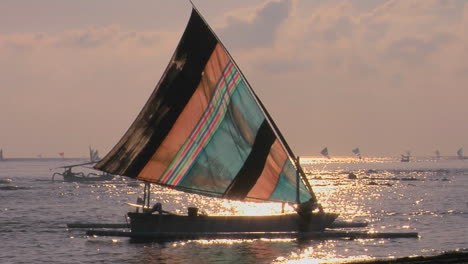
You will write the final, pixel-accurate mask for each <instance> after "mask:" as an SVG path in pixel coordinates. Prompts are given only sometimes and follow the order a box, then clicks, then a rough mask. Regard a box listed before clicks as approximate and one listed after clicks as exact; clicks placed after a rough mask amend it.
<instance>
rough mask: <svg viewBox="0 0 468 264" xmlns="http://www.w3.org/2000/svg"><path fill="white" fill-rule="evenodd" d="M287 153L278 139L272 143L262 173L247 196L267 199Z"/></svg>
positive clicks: (276, 180)
mask: <svg viewBox="0 0 468 264" xmlns="http://www.w3.org/2000/svg"><path fill="white" fill-rule="evenodd" d="M287 158H288V155H287V154H286V152H285V151H284V148H283V147H282V146H281V144H280V143H279V141H278V140H275V143H273V145H272V147H271V149H270V154H269V155H268V157H267V160H266V164H265V167H264V168H263V171H262V174H261V175H260V177H259V178H258V180H257V182H256V183H255V185H254V187H253V188H252V189H251V190H250V191H249V193H248V194H247V197H248V198H255V199H263V200H268V198H270V196H271V194H272V193H273V192H274V190H275V188H276V185H277V184H278V180H279V175H280V173H281V172H282V171H283V166H284V163H285V162H286V160H287Z"/></svg>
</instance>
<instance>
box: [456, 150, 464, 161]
mask: <svg viewBox="0 0 468 264" xmlns="http://www.w3.org/2000/svg"><path fill="white" fill-rule="evenodd" d="M457 157H458V158H459V159H464V156H463V148H460V149H458V151H457Z"/></svg>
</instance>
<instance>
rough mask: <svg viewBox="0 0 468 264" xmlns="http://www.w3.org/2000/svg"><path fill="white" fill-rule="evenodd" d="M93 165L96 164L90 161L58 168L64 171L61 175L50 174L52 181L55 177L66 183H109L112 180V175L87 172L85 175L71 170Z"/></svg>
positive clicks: (56, 173) (58, 173) (57, 173)
mask: <svg viewBox="0 0 468 264" xmlns="http://www.w3.org/2000/svg"><path fill="white" fill-rule="evenodd" d="M95 163H96V162H95V161H91V162H86V163H81V164H73V165H67V166H62V167H58V168H57V169H64V171H63V172H62V173H60V172H55V173H54V174H52V181H54V180H55V176H62V177H63V181H66V182H91V181H93V182H94V181H110V180H112V179H113V178H114V175H112V174H109V173H107V172H101V173H95V172H89V173H87V174H85V173H83V172H73V171H72V168H75V167H81V166H86V165H91V164H95Z"/></svg>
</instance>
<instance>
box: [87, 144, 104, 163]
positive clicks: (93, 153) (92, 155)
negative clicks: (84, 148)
mask: <svg viewBox="0 0 468 264" xmlns="http://www.w3.org/2000/svg"><path fill="white" fill-rule="evenodd" d="M100 159H101V158H99V153H98V150H97V149H93V148H91V146H90V147H89V161H94V162H98V161H99V160H100Z"/></svg>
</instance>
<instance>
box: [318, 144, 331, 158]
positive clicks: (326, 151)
mask: <svg viewBox="0 0 468 264" xmlns="http://www.w3.org/2000/svg"><path fill="white" fill-rule="evenodd" d="M320 154H322V155H323V156H325V157H327V159H330V155H328V147H325V148H324V149H322V151H320Z"/></svg>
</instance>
